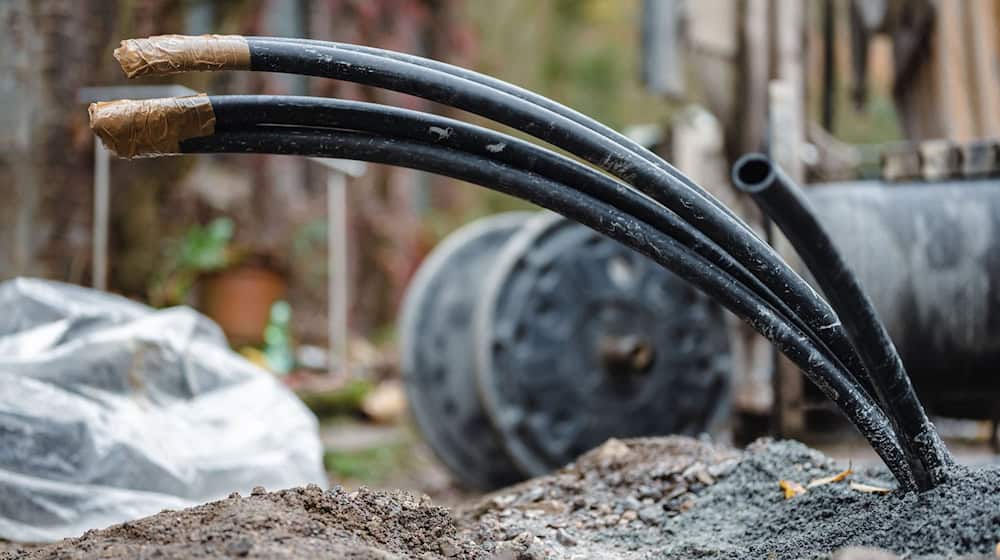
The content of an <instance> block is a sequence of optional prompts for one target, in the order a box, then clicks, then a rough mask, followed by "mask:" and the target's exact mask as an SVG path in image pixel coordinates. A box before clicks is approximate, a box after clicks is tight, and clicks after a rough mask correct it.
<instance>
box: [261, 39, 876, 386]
mask: <svg viewBox="0 0 1000 560" xmlns="http://www.w3.org/2000/svg"><path fill="white" fill-rule="evenodd" d="M247 43H248V46H249V50H250V69H251V70H254V71H265V72H280V73H288V74H297V75H309V76H319V77H327V78H335V79H341V80H347V81H352V82H357V83H361V84H365V85H371V86H375V87H381V88H385V89H390V90H394V91H399V92H402V93H407V94H410V95H415V96H418V97H422V98H425V99H429V100H432V101H435V102H438V103H442V104H445V105H448V106H451V107H455V108H458V109H462V110H465V111H469V112H471V113H475V114H479V115H481V116H484V117H487V118H490V119H492V120H495V121H497V122H500V123H503V124H506V125H508V126H511V127H513V128H515V129H518V130H521V131H523V132H526V133H528V134H531V135H533V136H535V137H537V138H539V139H541V140H544V141H546V142H549V143H551V144H553V145H555V146H558V147H560V148H562V149H564V150H566V151H568V152H570V153H572V154H574V155H577V156H579V157H581V158H582V159H584V160H586V161H589V162H590V163H592V164H594V165H597V166H598V167H600V168H602V169H604V170H606V171H608V172H609V173H611V174H613V175H615V176H617V177H619V178H621V179H622V180H624V181H625V182H626V183H629V184H631V185H633V186H635V187H636V188H638V189H639V190H640V191H642V192H643V193H645V194H647V195H649V196H650V197H652V198H653V199H655V200H656V201H658V202H660V203H661V204H663V205H664V206H666V207H668V208H670V209H671V210H673V211H674V212H675V213H676V214H677V215H679V216H680V217H681V218H683V219H684V220H685V221H687V222H688V223H690V224H692V225H695V226H696V227H697V228H698V229H699V230H701V231H703V232H704V233H705V234H706V235H707V236H708V238H710V239H712V240H713V241H714V242H715V243H717V244H718V245H719V247H721V248H722V249H723V250H724V251H726V252H728V253H730V254H731V255H733V256H734V257H735V258H736V260H737V261H739V262H740V263H742V264H743V265H744V266H745V267H746V268H747V269H748V270H750V271H751V272H752V273H753V274H754V275H755V276H757V277H758V278H759V279H760V280H761V281H762V282H763V283H764V284H765V285H767V286H768V287H769V288H770V289H771V290H772V291H773V292H774V293H776V294H777V295H778V296H779V297H781V299H783V300H784V301H785V302H786V303H787V304H788V306H789V307H790V308H791V309H793V310H794V311H795V312H796V313H797V314H798V315H799V316H800V317H801V319H802V320H803V321H805V323H806V324H808V325H809V327H810V328H811V329H812V330H813V332H816V333H817V335H818V336H820V337H822V339H823V341H824V343H825V345H826V346H827V347H828V348H830V350H831V351H832V352H833V353H834V355H836V356H837V357H838V358H839V359H840V361H841V362H842V363H844V364H845V366H846V367H847V368H848V369H849V370H850V371H851V372H862V371H863V370H864V365H863V362H862V361H861V360H860V356H859V355H858V354H857V352H856V350H855V349H854V347H853V346H852V345H851V344H850V342H849V339H848V337H847V334H846V332H845V331H844V330H843V328H842V327H841V326H840V325H838V324H835V323H836V319H835V318H836V314H835V313H834V312H833V310H832V309H831V308H830V307H829V305H827V303H826V302H825V301H824V300H823V299H822V298H821V297H820V296H819V295H818V294H817V293H816V292H815V290H813V289H812V287H811V286H809V284H808V283H806V282H805V281H804V280H803V279H802V278H801V277H799V276H798V274H796V273H795V272H794V271H793V270H791V269H790V268H789V267H788V266H787V265H786V264H785V263H784V262H783V261H782V260H781V257H780V256H778V254H777V253H775V252H774V251H773V249H772V248H771V247H770V246H768V245H767V244H766V243H764V242H763V241H762V240H761V239H760V238H759V237H757V236H756V235H755V234H753V233H752V232H751V231H750V230H749V228H747V226H746V225H745V224H744V223H743V222H741V221H740V220H739V219H738V218H735V217H734V216H732V215H731V214H730V213H729V212H725V211H722V210H720V209H719V203H718V201H714V199H712V197H711V196H710V195H707V194H705V193H704V191H700V192H699V191H696V190H694V189H691V188H689V185H688V184H687V183H689V182H690V181H687V182H682V181H680V180H678V179H677V178H676V177H675V176H673V175H671V174H670V173H665V172H664V170H663V169H661V168H660V167H659V166H657V165H655V164H654V163H651V162H650V161H648V160H646V159H645V158H644V157H642V156H640V155H638V154H636V153H635V152H633V151H631V150H629V149H626V148H625V147H623V146H622V145H619V144H618V143H616V142H614V141H612V140H611V139H609V138H608V137H606V136H604V135H603V134H601V133H598V132H595V131H594V130H591V129H590V128H587V127H586V126H583V125H581V124H579V123H577V122H575V121H573V120H571V119H569V118H566V117H564V116H562V115H559V114H557V113H554V112H552V111H550V110H548V109H545V108H543V107H541V106H539V105H536V104H534V103H531V102H528V101H526V100H524V99H521V98H519V97H516V96H513V95H511V94H508V93H505V92H502V91H499V90H496V89H493V88H492V87H487V86H485V85H483V84H480V83H476V82H472V81H470V80H467V79H464V78H461V77H458V76H455V75H452V74H446V73H443V72H440V71H437V70H434V69H431V68H429V67H426V65H424V66H420V65H417V64H412V63H407V62H402V61H400V60H394V59H390V58H386V57H384V56H375V55H373V54H368V53H365V52H358V51H356V50H353V51H348V50H344V49H338V48H331V47H326V46H321V45H317V44H302V43H298V42H295V41H289V40H283V39H270V38H247ZM439 64H441V63H439ZM710 200H712V201H710ZM831 325H832V326H831ZM855 375H856V376H857V375H858V374H857V373H855Z"/></svg>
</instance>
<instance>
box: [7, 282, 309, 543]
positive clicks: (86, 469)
mask: <svg viewBox="0 0 1000 560" xmlns="http://www.w3.org/2000/svg"><path fill="white" fill-rule="evenodd" d="M0 311H2V312H0V383H2V384H3V385H2V388H0V538H4V539H8V540H13V541H20V542H47V541H54V540H58V539H61V538H65V537H70V536H77V535H80V534H82V533H83V532H84V531H86V530H88V529H94V528H101V527H106V526H108V525H111V524H114V523H118V522H122V521H126V520H130V519H135V518H138V517H143V516H146V515H151V514H153V513H157V512H159V511H161V510H163V509H179V508H184V507H189V506H192V505H195V504H199V503H203V502H206V501H209V500H213V499H218V498H221V497H224V496H226V495H228V494H230V493H231V492H234V491H241V492H248V491H250V490H251V489H252V488H253V487H254V486H258V485H259V486H264V487H266V488H268V489H279V488H287V487H291V486H299V485H303V484H308V483H315V484H319V485H321V486H326V477H325V475H324V471H323V465H322V447H321V444H320V440H319V433H318V423H317V421H316V418H315V416H313V415H312V413H311V412H310V411H309V410H308V409H307V408H306V407H305V406H303V405H302V403H301V402H300V401H299V400H298V399H297V398H296V397H295V396H294V395H293V394H292V393H291V392H290V391H289V390H288V389H287V388H285V387H284V386H283V385H281V384H280V383H279V382H277V381H276V380H275V379H274V378H273V377H272V376H271V375H270V374H269V373H267V372H266V371H263V370H261V369H259V368H258V367H256V366H254V365H253V364H251V363H250V362H248V361H246V360H244V359H243V358H241V357H240V356H239V355H238V354H236V353H234V352H232V351H231V350H230V349H229V347H228V346H227V344H226V340H225V337H224V336H223V334H222V332H221V330H220V329H219V328H218V327H217V326H216V325H215V324H214V323H212V322H211V321H210V320H209V319H207V318H205V317H204V316H202V315H200V314H198V313H196V312H195V311H193V310H191V309H188V308H173V309H167V310H162V311H157V310H154V309H152V308H149V307H146V306H144V305H140V304H138V303H135V302H132V301H129V300H127V299H124V298H121V297H118V296H114V295H111V294H106V293H103V292H98V291H95V290H89V289H86V288H81V287H78V286H71V285H67V284H61V283H57V282H50V281H44V280H35V279H23V278H22V279H15V280H10V281H7V282H4V283H2V284H0Z"/></svg>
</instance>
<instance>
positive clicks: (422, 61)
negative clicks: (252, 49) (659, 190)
mask: <svg viewBox="0 0 1000 560" xmlns="http://www.w3.org/2000/svg"><path fill="white" fill-rule="evenodd" d="M247 38H248V39H254V38H259V39H267V37H247ZM281 40H283V41H287V42H289V43H296V44H299V45H311V46H318V47H329V48H334V49H341V50H345V51H352V52H359V53H364V54H370V55H373V56H381V57H384V58H388V59H391V60H398V61H400V62H405V63H408V64H416V65H418V66H424V67H426V68H430V69H432V70H437V71H438V72H441V73H444V74H449V75H452V76H456V77H459V78H463V79H466V80H469V81H470V82H474V83H477V84H481V85H484V86H486V87H489V88H493V89H495V90H497V91H501V92H503V93H506V94H509V95H513V96H514V97H517V98H520V99H523V100H525V101H527V102H529V103H532V104H534V105H537V106H539V107H542V108H543V109H546V110H548V111H551V112H553V113H555V114H557V115H560V116H563V117H566V118H567V119H569V120H571V121H573V122H575V123H577V124H580V125H582V126H585V127H587V128H589V129H590V130H592V131H594V132H596V133H598V134H601V135H603V136H604V137H606V138H608V139H609V140H611V141H613V142H615V143H616V144H619V145H620V146H622V147H624V148H625V149H627V150H631V151H632V152H635V153H636V154H638V155H639V156H640V157H642V158H643V159H645V160H646V161H648V162H650V163H652V164H654V165H656V166H657V167H659V168H660V169H662V170H663V171H664V172H666V173H668V174H669V175H671V176H672V177H675V178H676V179H677V180H678V181H680V182H682V183H684V184H685V185H687V186H688V187H689V188H691V189H694V190H695V191H696V192H698V193H700V194H702V195H703V196H705V198H706V199H707V200H708V201H709V202H711V203H713V204H715V205H716V206H718V207H719V209H720V210H722V211H723V212H726V213H727V214H729V215H730V216H733V217H736V215H735V214H734V213H733V211H732V210H730V209H729V208H728V207H727V206H726V205H725V204H722V202H720V201H719V200H718V199H716V198H714V197H712V196H710V193H708V192H707V191H705V190H704V189H703V188H701V186H700V185H698V184H697V183H695V182H694V181H692V180H691V179H690V178H689V177H688V176H687V175H684V174H683V173H681V172H680V171H679V170H678V169H677V168H676V167H674V166H673V165H670V162H668V161H667V160H665V159H663V158H662V157H660V156H658V155H656V154H655V153H653V152H652V151H650V150H649V149H648V148H646V147H645V146H643V145H642V144H639V143H638V142H636V141H635V140H632V139H631V138H629V137H628V136H625V135H624V134H622V133H620V132H618V131H617V130H615V129H613V128H611V127H609V126H607V125H605V124H604V123H601V122H600V121H597V120H595V119H593V118H591V117H588V116H587V115H584V114H583V113H580V112H579V111H576V110H574V109H572V108H570V107H567V106H566V105H563V104H561V103H557V102H555V101H553V100H551V99H549V98H548V97H545V96H544V95H539V94H537V93H535V92H533V91H530V90H527V89H524V88H522V87H518V86H516V85H514V84H511V83H509V82H505V81H503V80H498V79H497V78H494V77H493V76H488V75H486V74H481V73H479V72H476V71H473V70H469V69H468V68H462V67H461V66H455V65H452V64H448V63H446V62H441V61H438V60H434V59H432V58H424V57H420V56H415V55H412V54H407V53H402V52H398V51H390V50H385V49H379V48H375V47H367V46H364V45H353V44H351V43H338V42H335V41H318V40H315V39H298V38H294V39H293V38H282V39H281ZM747 231H749V232H751V233H753V230H752V229H750V228H749V227H747ZM754 235H756V233H754Z"/></svg>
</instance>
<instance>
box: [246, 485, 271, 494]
mask: <svg viewBox="0 0 1000 560" xmlns="http://www.w3.org/2000/svg"><path fill="white" fill-rule="evenodd" d="M264 494H267V490H266V489H265V488H264V487H263V486H254V487H253V490H251V491H250V495H251V496H263V495H264Z"/></svg>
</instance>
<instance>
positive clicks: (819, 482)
mask: <svg viewBox="0 0 1000 560" xmlns="http://www.w3.org/2000/svg"><path fill="white" fill-rule="evenodd" d="M852 474H854V470H853V469H852V468H851V466H850V465H848V466H847V470H846V471H841V472H839V473H837V474H835V475H833V476H824V477H823V478H814V479H812V480H810V481H809V484H807V485H806V488H813V487H815V486H823V485H824V484H833V483H834V482H840V481H841V480H844V479H845V478H847V477H849V476H851V475H852Z"/></svg>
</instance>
